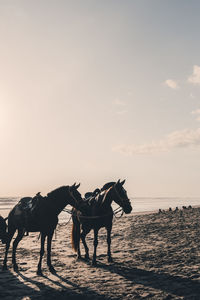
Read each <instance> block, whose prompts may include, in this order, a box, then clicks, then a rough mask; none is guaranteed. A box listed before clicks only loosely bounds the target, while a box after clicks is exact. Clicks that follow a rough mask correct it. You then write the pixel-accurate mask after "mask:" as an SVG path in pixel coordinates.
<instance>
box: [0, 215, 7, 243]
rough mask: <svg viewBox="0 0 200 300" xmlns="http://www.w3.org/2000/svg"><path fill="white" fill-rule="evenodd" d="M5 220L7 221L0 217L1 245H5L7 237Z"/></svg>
mask: <svg viewBox="0 0 200 300" xmlns="http://www.w3.org/2000/svg"><path fill="white" fill-rule="evenodd" d="M6 220H7V218H5V219H4V218H3V217H2V216H1V215H0V240H1V242H2V244H6V241H7V237H8V234H7V232H6V229H7V224H6Z"/></svg>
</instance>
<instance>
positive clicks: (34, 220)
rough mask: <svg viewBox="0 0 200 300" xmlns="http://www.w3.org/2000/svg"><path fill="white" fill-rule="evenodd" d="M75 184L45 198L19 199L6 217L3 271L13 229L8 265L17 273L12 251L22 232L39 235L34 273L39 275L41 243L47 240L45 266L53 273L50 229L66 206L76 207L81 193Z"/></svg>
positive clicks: (41, 253) (14, 252)
mask: <svg viewBox="0 0 200 300" xmlns="http://www.w3.org/2000/svg"><path fill="white" fill-rule="evenodd" d="M79 186H80V184H79V185H75V184H74V185H72V186H62V187H60V188H57V189H56V190H54V191H52V192H50V193H49V194H47V197H42V196H40V195H37V197H35V198H31V197H27V198H22V199H21V200H20V201H19V202H18V204H16V205H15V206H14V208H13V209H12V210H11V211H10V213H9V215H8V240H7V243H6V251H5V258H4V264H3V270H6V269H7V255H8V250H9V246H10V242H11V239H12V237H13V235H14V233H15V231H16V230H18V234H17V237H16V238H15V240H14V242H13V250H12V263H13V268H14V270H15V271H16V272H17V271H18V266H17V263H16V249H17V245H18V243H19V242H20V241H21V239H22V238H23V236H24V233H25V232H40V235H41V249H40V259H39V263H38V268H37V274H38V275H42V270H41V265H42V258H43V255H44V244H45V239H46V237H47V265H48V267H49V270H50V272H52V273H54V272H55V270H54V268H53V266H52V264H51V241H52V237H53V233H54V230H55V228H56V226H57V224H58V215H59V214H60V212H61V211H62V210H63V209H64V207H65V206H66V205H67V204H70V205H71V206H73V207H75V208H78V204H79V202H80V201H82V197H81V194H80V193H79V192H78V190H77V189H78V187H79Z"/></svg>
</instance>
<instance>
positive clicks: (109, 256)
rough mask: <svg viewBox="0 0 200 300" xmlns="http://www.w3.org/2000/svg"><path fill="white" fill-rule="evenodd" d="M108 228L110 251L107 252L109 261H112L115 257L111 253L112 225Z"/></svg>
mask: <svg viewBox="0 0 200 300" xmlns="http://www.w3.org/2000/svg"><path fill="white" fill-rule="evenodd" d="M106 229H107V244H108V252H107V255H108V262H112V261H113V259H112V255H111V251H110V245H111V230H112V225H111V226H109V227H106Z"/></svg>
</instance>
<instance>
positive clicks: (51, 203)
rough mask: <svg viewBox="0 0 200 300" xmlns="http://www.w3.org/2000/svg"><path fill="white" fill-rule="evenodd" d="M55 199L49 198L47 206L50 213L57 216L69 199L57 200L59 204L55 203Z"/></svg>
mask: <svg viewBox="0 0 200 300" xmlns="http://www.w3.org/2000/svg"><path fill="white" fill-rule="evenodd" d="M56 204H57V203H56V200H55V199H54V198H50V199H49V203H48V207H49V208H50V210H49V211H50V213H51V215H56V216H58V215H59V214H60V213H61V211H62V210H63V209H64V208H65V206H66V205H67V204H69V201H68V200H66V201H59V205H56Z"/></svg>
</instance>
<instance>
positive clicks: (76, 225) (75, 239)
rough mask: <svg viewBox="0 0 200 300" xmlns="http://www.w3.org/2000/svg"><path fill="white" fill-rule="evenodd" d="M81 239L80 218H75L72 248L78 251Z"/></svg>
mask: <svg viewBox="0 0 200 300" xmlns="http://www.w3.org/2000/svg"><path fill="white" fill-rule="evenodd" d="M79 241H80V223H79V222H78V220H77V222H75V221H74V220H73V224H72V235H71V244H72V249H73V250H74V251H75V252H77V250H78V245H79Z"/></svg>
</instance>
